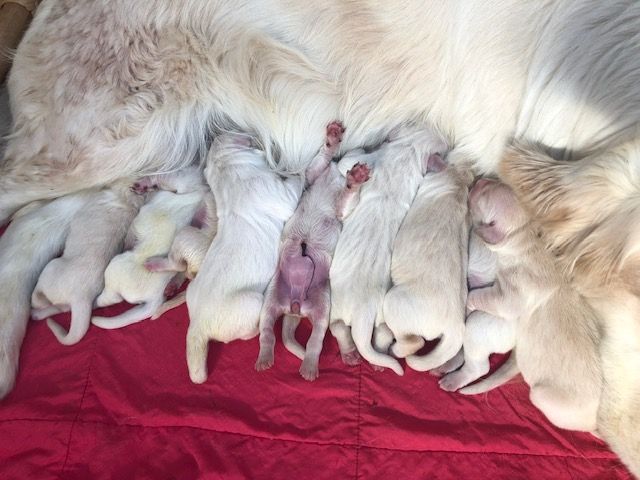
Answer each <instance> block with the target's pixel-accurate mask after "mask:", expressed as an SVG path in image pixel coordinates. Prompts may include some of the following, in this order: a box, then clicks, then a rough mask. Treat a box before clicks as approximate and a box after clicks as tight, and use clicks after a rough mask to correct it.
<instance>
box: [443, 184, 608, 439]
mask: <svg viewBox="0 0 640 480" xmlns="http://www.w3.org/2000/svg"><path fill="white" fill-rule="evenodd" d="M469 205H470V210H471V215H472V220H473V225H474V229H475V231H476V233H477V234H478V235H479V236H480V237H481V238H482V239H483V240H484V241H485V242H486V243H487V245H488V246H489V248H491V249H492V250H493V251H494V252H496V254H497V259H498V260H497V261H498V265H497V274H496V280H495V283H494V284H493V285H492V286H490V287H485V288H480V289H476V290H472V291H471V292H469V296H468V300H467V305H468V307H469V309H470V310H477V311H482V312H486V313H488V314H490V315H493V316H494V317H496V318H494V320H493V321H487V322H485V324H484V328H482V329H478V330H477V331H475V336H474V335H469V336H465V344H464V352H465V364H464V365H463V367H462V369H461V370H460V371H458V372H454V373H451V374H449V375H447V376H445V377H444V378H442V379H441V381H440V385H441V386H442V387H443V388H444V389H447V390H455V389H457V388H459V387H461V386H463V385H465V384H467V383H469V382H471V381H473V380H475V379H476V378H479V377H480V376H482V375H484V374H485V373H487V372H488V370H489V361H488V356H489V354H491V353H492V348H499V349H501V350H498V351H507V350H508V349H510V348H513V347H515V349H516V350H515V355H516V361H517V365H518V368H519V369H520V370H521V372H522V375H523V377H524V379H525V381H526V382H527V384H529V386H530V388H531V392H530V398H531V401H532V402H533V404H534V405H535V406H536V407H538V408H539V409H540V410H541V411H542V412H543V413H544V414H545V415H546V416H547V418H548V419H549V420H550V421H551V422H552V423H553V424H555V425H556V426H558V427H561V428H566V429H570V430H582V431H589V432H593V431H595V430H596V422H597V412H598V408H599V404H600V395H601V392H602V371H601V366H600V359H599V351H598V344H599V339H600V334H599V330H598V328H599V320H598V318H597V316H596V314H595V312H594V310H593V309H592V308H591V307H590V306H589V304H587V302H586V301H585V299H584V298H583V297H582V296H581V295H580V294H578V293H577V292H576V291H575V290H574V289H573V288H572V286H571V285H570V284H569V283H568V282H567V281H566V280H565V278H564V276H563V275H562V272H561V271H559V269H558V268H557V266H556V264H555V260H554V259H553V257H552V256H551V255H550V254H549V253H548V252H547V251H546V250H545V248H544V244H543V243H542V242H541V241H540V239H539V238H538V234H537V231H536V229H535V228H536V227H535V226H534V225H533V224H531V222H530V221H529V218H528V216H527V214H526V213H525V212H524V210H523V209H522V208H521V207H520V205H519V204H518V202H517V199H516V197H515V195H514V193H513V191H512V190H510V189H509V188H508V187H507V186H505V185H503V184H499V183H497V182H493V181H489V180H479V181H478V182H476V185H475V186H474V187H473V189H472V190H471V192H470V194H469ZM514 340H515V342H514ZM509 343H511V345H509ZM483 349H484V355H479V354H478V353H479V352H480V351H482V350H483ZM476 362H477V363H476ZM474 377H475V378H474Z"/></svg>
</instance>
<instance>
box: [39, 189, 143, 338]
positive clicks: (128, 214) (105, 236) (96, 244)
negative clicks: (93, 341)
mask: <svg viewBox="0 0 640 480" xmlns="http://www.w3.org/2000/svg"><path fill="white" fill-rule="evenodd" d="M143 201H144V196H142V195H138V194H136V193H134V192H133V191H132V190H131V188H130V184H128V183H120V184H119V185H114V186H112V187H110V188H107V189H104V190H100V191H97V192H95V193H94V194H92V196H91V200H90V201H89V202H88V204H87V205H86V206H85V207H84V208H82V209H81V210H80V211H79V212H78V213H77V214H76V215H75V216H74V217H73V219H72V221H71V225H70V229H69V235H68V237H67V240H66V243H65V246H64V253H63V255H62V256H61V257H60V258H56V259H54V260H52V261H51V262H49V263H48V264H47V266H46V267H45V269H44V270H43V272H42V274H41V275H40V278H39V279H38V283H37V285H36V288H35V290H34V292H33V294H32V296H31V305H32V307H33V310H32V311H31V317H32V318H34V319H36V320H42V319H44V318H47V317H49V316H50V315H54V314H56V313H60V312H66V311H69V310H71V327H70V329H69V331H68V332H67V331H66V330H65V329H64V328H63V327H62V326H61V325H59V324H58V323H56V322H55V321H54V320H52V319H50V318H47V325H48V326H49V328H50V329H51V331H52V332H53V334H54V335H55V336H56V338H57V339H58V340H59V341H60V343H62V344H64V345H73V344H75V343H77V342H79V341H80V340H81V339H82V337H84V335H85V334H86V333H87V330H88V329H89V325H90V323H91V310H92V308H93V302H94V300H95V299H96V297H97V296H98V294H99V293H100V292H102V290H103V288H104V271H105V269H106V268H107V265H108V263H109V262H110V261H111V259H112V258H113V257H114V256H115V255H116V254H117V253H118V252H120V251H121V250H122V247H123V242H124V238H125V235H126V233H127V231H128V230H129V226H130V225H131V222H132V221H133V218H134V217H135V215H136V213H137V212H138V209H139V208H140V206H141V204H142V203H143Z"/></svg>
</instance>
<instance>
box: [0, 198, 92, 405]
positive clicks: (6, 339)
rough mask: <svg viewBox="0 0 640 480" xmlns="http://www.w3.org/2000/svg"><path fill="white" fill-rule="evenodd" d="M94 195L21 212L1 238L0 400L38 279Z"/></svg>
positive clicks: (14, 366)
mask: <svg viewBox="0 0 640 480" xmlns="http://www.w3.org/2000/svg"><path fill="white" fill-rule="evenodd" d="M91 196H92V192H79V193H77V194H73V195H68V196H66V197H61V198H58V199H56V200H54V201H52V202H49V203H46V202H36V203H35V204H29V205H28V206H26V207H24V208H23V209H22V210H20V211H19V212H18V213H17V214H16V215H15V216H14V219H13V221H12V222H11V225H9V227H8V228H7V230H6V231H5V232H4V234H3V235H2V237H0V305H2V308H0V323H4V324H5V325H6V326H11V328H10V329H8V330H3V332H4V334H3V335H0V360H1V361H2V362H3V364H4V365H5V367H6V368H3V369H0V397H3V396H4V395H5V394H6V393H7V392H8V391H9V390H11V388H12V387H13V382H14V380H15V375H16V371H17V369H18V359H19V353H20V344H21V343H22V339H23V338H24V334H25V331H26V328H27V323H28V320H29V312H30V306H31V292H32V291H33V288H34V287H35V285H36V281H37V280H38V276H39V275H40V273H41V272H42V270H43V269H44V267H45V266H46V265H47V263H49V261H50V260H51V259H53V258H55V257H57V256H58V255H59V254H60V252H61V251H62V248H63V246H64V242H65V239H66V237H67V234H68V232H69V224H70V221H71V218H72V217H73V216H74V215H75V214H76V213H77V212H79V211H80V210H81V209H82V208H84V207H85V206H86V205H87V202H88V201H89V200H90V198H91Z"/></svg>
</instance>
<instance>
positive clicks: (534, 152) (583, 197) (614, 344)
mask: <svg viewBox="0 0 640 480" xmlns="http://www.w3.org/2000/svg"><path fill="white" fill-rule="evenodd" d="M638 155H640V152H639V150H638V146H637V145H635V144H633V143H627V144H624V145H621V146H620V147H618V148H616V149H613V150H611V151H609V152H605V153H598V154H593V155H589V156H587V157H585V158H583V159H582V160H580V161H574V162H567V161H559V160H555V159H553V158H551V156H549V155H548V154H547V153H545V152H542V151H540V150H539V149H536V148H534V147H532V146H531V145H527V144H525V143H522V142H520V143H517V144H515V145H513V146H512V147H510V148H509V149H508V150H507V152H506V153H505V155H504V157H503V159H502V162H501V164H500V173H501V175H502V176H503V177H504V179H505V181H506V182H507V183H508V184H509V185H510V186H511V187H512V188H513V190H514V191H515V192H516V194H517V195H518V197H519V199H520V201H521V202H522V204H523V205H524V207H525V208H526V209H527V210H528V212H529V213H530V214H531V215H532V216H533V217H534V218H535V219H536V221H537V222H539V223H540V225H541V229H542V232H543V238H544V241H545V243H546V244H547V245H548V246H549V248H550V249H552V251H553V252H554V253H555V254H556V257H557V259H558V262H559V264H560V265H561V266H562V267H563V269H564V270H565V271H566V272H567V275H569V276H570V277H571V279H572V283H573V284H574V285H575V286H576V288H577V289H578V290H579V291H580V292H581V293H582V294H583V295H584V296H585V297H586V298H587V299H588V301H589V302H590V304H591V305H592V306H593V307H594V308H595V309H596V311H597V312H598V315H599V316H600V317H601V318H602V319H603V324H604V326H603V338H602V345H601V358H602V365H603V372H604V373H603V374H604V382H605V387H604V389H603V394H602V402H601V407H600V411H599V414H598V433H599V434H600V435H601V436H602V437H603V438H604V439H605V440H606V441H607V442H608V443H609V444H610V445H611V447H612V449H613V450H614V451H615V452H616V453H617V454H619V455H620V457H621V458H622V460H623V461H624V462H625V464H626V465H627V466H628V467H629V468H630V469H631V471H632V472H633V473H634V474H635V475H636V476H640V435H639V434H638V432H639V431H640V415H639V414H638V412H639V411H640V379H639V377H638V373H637V372H638V370H639V369H640V340H639V339H640V324H639V323H638V314H639V312H640V287H639V285H640V278H639V275H638V272H639V271H640V254H639V253H638V245H640V242H639V241H638V239H640V228H639V225H640V176H639V173H640V172H639V171H638V162H636V161H633V160H632V159H633V158H636V157H637V156H638Z"/></svg>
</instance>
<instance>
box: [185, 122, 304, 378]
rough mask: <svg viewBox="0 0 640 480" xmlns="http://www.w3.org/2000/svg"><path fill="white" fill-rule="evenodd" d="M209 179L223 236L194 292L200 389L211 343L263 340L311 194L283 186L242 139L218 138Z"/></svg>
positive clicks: (286, 182)
mask: <svg viewBox="0 0 640 480" xmlns="http://www.w3.org/2000/svg"><path fill="white" fill-rule="evenodd" d="M205 176H206V178H207V181H208V182H209V185H210V186H211V190H212V191H213V195H214V197H215V199H216V205H217V210H218V233H217V235H216V237H215V238H214V240H213V242H212V243H211V247H210V248H209V250H208V251H207V254H206V256H205V258H204V261H203V262H202V266H201V267H200V272H199V273H198V275H197V276H196V278H195V279H194V280H193V281H192V282H191V283H190V284H189V286H188V288H187V308H188V309H189V317H190V324H189V330H188V333H187V365H188V367H189V376H190V377H191V380H192V381H193V382H194V383H203V382H204V381H205V380H206V379H207V353H208V343H209V340H210V339H214V340H218V341H221V342H225V343H227V342H230V341H232V340H237V339H245V340H246V339H249V338H252V337H254V336H255V335H256V334H257V333H258V321H259V318H260V310H261V308H262V303H263V300H264V291H265V289H266V288H267V285H268V284H269V281H270V280H271V278H272V277H273V274H274V272H275V271H276V268H277V265H278V245H279V242H280V237H281V235H282V229H283V227H284V223H285V222H286V221H287V220H288V219H289V217H291V215H292V214H293V212H294V210H295V208H296V205H297V203H298V199H299V198H300V194H301V193H302V188H303V186H304V184H303V180H302V178H301V177H300V176H292V177H289V178H286V179H283V178H282V177H281V176H280V175H279V174H278V173H277V172H275V171H273V170H272V169H271V168H269V166H268V165H267V162H266V158H265V154H264V152H262V151H260V150H256V149H254V148H251V146H250V142H249V139H248V138H247V137H246V136H243V135H240V134H224V135H220V136H218V137H216V139H215V140H214V142H213V145H212V147H211V150H210V151H209V155H208V158H207V167H206V169H205Z"/></svg>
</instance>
